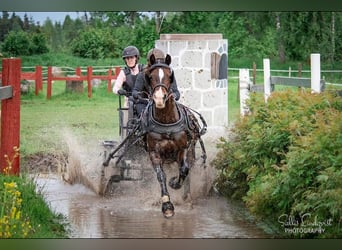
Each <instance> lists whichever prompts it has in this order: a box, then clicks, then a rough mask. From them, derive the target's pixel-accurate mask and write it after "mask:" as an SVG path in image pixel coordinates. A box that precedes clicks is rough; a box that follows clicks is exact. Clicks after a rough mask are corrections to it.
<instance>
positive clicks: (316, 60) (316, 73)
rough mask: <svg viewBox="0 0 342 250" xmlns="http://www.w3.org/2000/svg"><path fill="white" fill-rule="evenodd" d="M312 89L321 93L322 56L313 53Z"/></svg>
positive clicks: (311, 56)
mask: <svg viewBox="0 0 342 250" xmlns="http://www.w3.org/2000/svg"><path fill="white" fill-rule="evenodd" d="M310 58H311V60H310V61H311V90H312V91H313V92H315V93H321V56H320V54H311V55H310Z"/></svg>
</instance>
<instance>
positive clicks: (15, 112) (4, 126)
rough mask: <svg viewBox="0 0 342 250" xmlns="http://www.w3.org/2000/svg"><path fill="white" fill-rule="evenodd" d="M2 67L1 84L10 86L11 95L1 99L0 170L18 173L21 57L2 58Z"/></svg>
mask: <svg viewBox="0 0 342 250" xmlns="http://www.w3.org/2000/svg"><path fill="white" fill-rule="evenodd" d="M2 68H3V69H2V86H3V87H4V86H12V97H11V98H9V99H4V100H2V101H1V148H0V170H1V172H2V173H4V172H5V173H9V174H15V175H19V172H20V166H19V164H20V155H17V153H19V148H20V72H21V59H20V58H8V59H3V60H2Z"/></svg>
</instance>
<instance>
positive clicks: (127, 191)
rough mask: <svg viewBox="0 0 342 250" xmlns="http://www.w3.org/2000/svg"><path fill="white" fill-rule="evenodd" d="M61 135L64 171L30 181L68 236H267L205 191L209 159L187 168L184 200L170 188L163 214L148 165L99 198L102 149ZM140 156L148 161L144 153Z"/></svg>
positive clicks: (235, 209)
mask: <svg viewBox="0 0 342 250" xmlns="http://www.w3.org/2000/svg"><path fill="white" fill-rule="evenodd" d="M65 138H66V142H67V144H68V145H69V159H68V162H69V164H68V166H67V167H66V169H65V171H64V172H62V173H50V174H46V175H44V176H43V175H42V174H38V175H36V177H35V180H36V183H37V189H38V190H39V191H40V192H42V194H43V195H44V197H45V199H46V201H47V202H48V204H49V205H50V207H51V208H52V209H53V210H54V211H56V212H57V213H61V214H63V215H65V216H66V217H67V219H68V221H69V222H70V226H71V228H70V235H69V236H70V237H71V238H267V235H265V234H264V233H263V232H262V230H260V229H258V228H257V227H256V226H255V225H254V224H252V223H249V222H248V221H246V220H245V218H243V216H241V213H240V212H241V209H242V207H241V206H238V205H234V204H232V203H230V202H227V200H226V199H224V198H222V197H219V196H217V195H210V190H211V187H212V183H213V179H214V177H215V172H214V171H213V168H212V166H210V164H195V166H194V167H193V168H192V169H191V171H190V175H189V179H190V196H189V197H188V199H186V200H184V199H183V193H184V190H182V189H180V190H173V189H171V188H169V192H170V197H171V201H172V202H173V204H174V206H175V215H174V216H173V217H172V218H170V219H165V218H164V217H163V215H162V212H161V204H160V187H159V183H158V181H157V178H156V176H155V173H154V172H153V171H152V167H148V169H150V171H146V172H145V174H144V178H143V179H142V180H140V181H121V182H119V183H117V184H116V185H115V192H114V193H113V194H112V195H111V196H110V197H103V196H101V195H99V194H98V193H99V183H100V182H101V180H100V178H99V177H100V176H101V167H100V166H102V162H103V158H102V157H101V155H99V152H100V151H101V149H100V148H95V147H94V144H93V143H90V144H89V146H90V147H89V148H88V147H87V146H86V143H85V142H80V141H78V140H77V139H76V138H75V137H74V136H73V135H72V134H71V133H70V132H68V131H65ZM212 149H213V147H212V148H210V147H209V148H207V152H208V157H209V159H208V161H207V162H210V161H211V160H212V158H213V156H214V155H215V152H213V151H212ZM145 160H146V159H145ZM140 161H141V162H143V164H144V165H146V166H148V165H149V164H150V163H149V161H148V160H147V161H145V162H144V160H143V157H142V158H141V160H140ZM165 171H166V176H167V178H170V177H172V176H175V175H177V174H178V170H177V166H172V165H170V166H169V167H168V168H167V169H165ZM65 180H67V182H66V181H65Z"/></svg>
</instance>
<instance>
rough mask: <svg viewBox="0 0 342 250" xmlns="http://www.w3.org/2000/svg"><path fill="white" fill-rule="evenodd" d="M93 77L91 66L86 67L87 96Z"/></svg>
mask: <svg viewBox="0 0 342 250" xmlns="http://www.w3.org/2000/svg"><path fill="white" fill-rule="evenodd" d="M92 77H93V68H92V67H91V66H89V67H88V68H87V81H88V97H89V98H91V94H92V88H91V79H92Z"/></svg>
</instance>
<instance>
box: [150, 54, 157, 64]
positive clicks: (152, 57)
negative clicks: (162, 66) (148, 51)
mask: <svg viewBox="0 0 342 250" xmlns="http://www.w3.org/2000/svg"><path fill="white" fill-rule="evenodd" d="M155 62H156V57H155V56H154V55H153V54H152V55H151V56H150V65H153V64H154V63H155Z"/></svg>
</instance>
